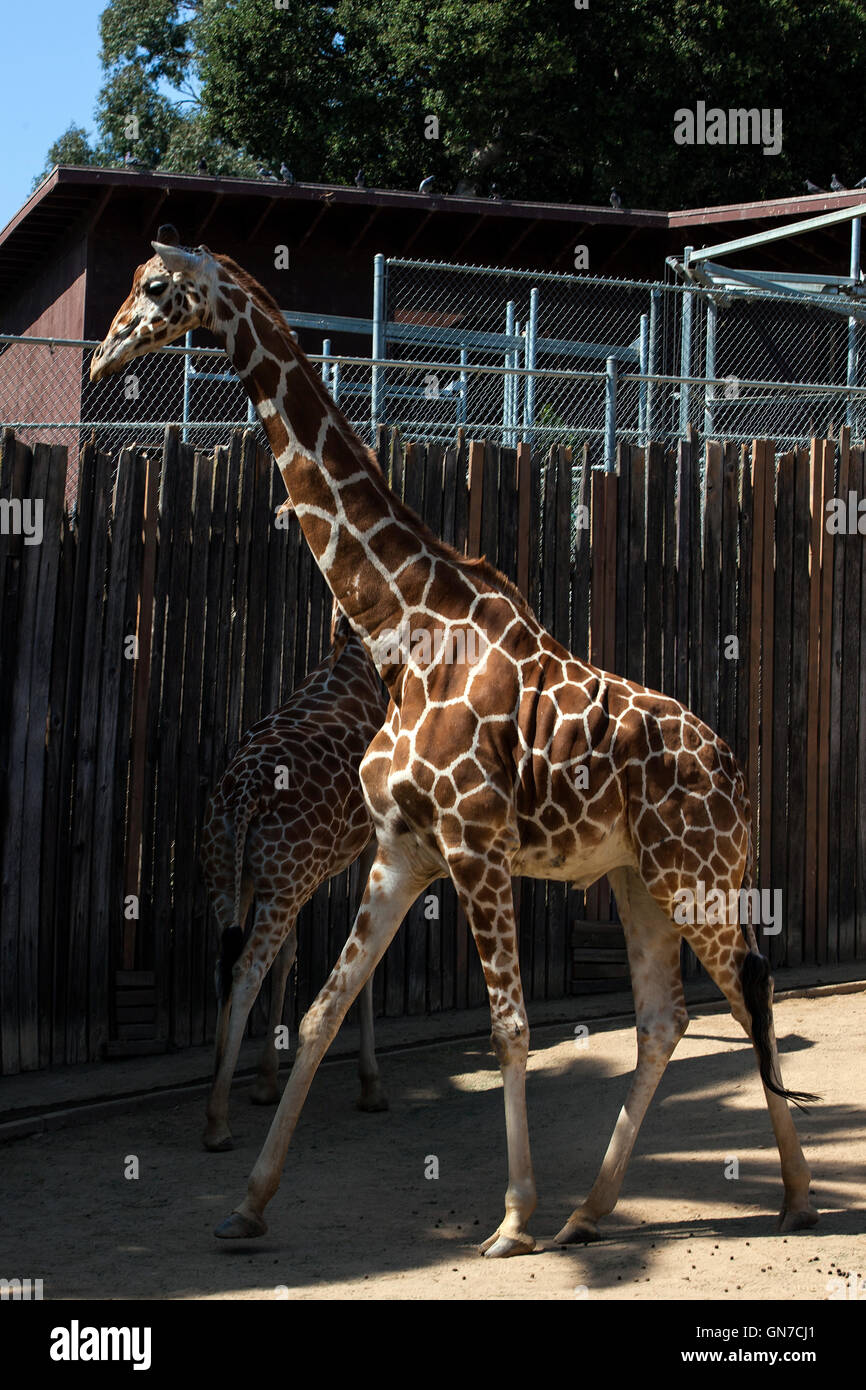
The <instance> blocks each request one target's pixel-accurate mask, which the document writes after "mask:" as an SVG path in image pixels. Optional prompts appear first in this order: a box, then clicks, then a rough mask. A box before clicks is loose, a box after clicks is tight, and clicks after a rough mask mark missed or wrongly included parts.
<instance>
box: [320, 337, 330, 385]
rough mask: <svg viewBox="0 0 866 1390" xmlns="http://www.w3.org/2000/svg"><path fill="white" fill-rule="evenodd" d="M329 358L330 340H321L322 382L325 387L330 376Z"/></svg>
mask: <svg viewBox="0 0 866 1390" xmlns="http://www.w3.org/2000/svg"><path fill="white" fill-rule="evenodd" d="M330 356H331V340H330V338H323V339H322V380H323V382H324V383H325V385H326V386H327V384H328V378H329V377H330V375H331V364H330V360H329V359H330Z"/></svg>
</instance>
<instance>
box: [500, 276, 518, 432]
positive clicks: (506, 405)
mask: <svg viewBox="0 0 866 1390" xmlns="http://www.w3.org/2000/svg"><path fill="white" fill-rule="evenodd" d="M505 335H506V337H513V336H514V300H513V299H509V301H508V303H507V304H506V306H505ZM515 365H516V363H515V362H514V353H513V351H512V349H511V348H506V350H505V374H504V376H503V379H502V438H503V440H504V441H505V443H506V444H510V443H511V435H510V429H511V413H512V400H513V398H514V394H515V391H516V390H517V381H516V378H515V377H513V376H509V375H508V368H509V367H511V366H515Z"/></svg>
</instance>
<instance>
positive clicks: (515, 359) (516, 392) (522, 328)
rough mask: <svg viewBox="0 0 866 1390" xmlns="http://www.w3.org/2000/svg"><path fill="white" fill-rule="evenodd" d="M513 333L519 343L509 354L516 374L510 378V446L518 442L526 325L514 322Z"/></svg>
mask: <svg viewBox="0 0 866 1390" xmlns="http://www.w3.org/2000/svg"><path fill="white" fill-rule="evenodd" d="M514 332H515V334H516V335H517V337H518V338H519V339H520V342H519V344H518V346H517V347H516V348H515V349H514V351H513V352H512V354H511V364H512V366H513V367H514V370H515V373H517V375H515V376H513V377H512V378H511V382H512V385H511V434H510V435H509V439H508V442H509V444H511V445H512V446H514V445H516V444H517V442H518V440H517V424H518V421H519V419H520V397H521V388H523V389H524V390H525V388H526V325H525V324H523V323H521V322H520V319H515V320H514ZM521 353H523V362H524V365H523V366H522V367H521V365H520V354H521Z"/></svg>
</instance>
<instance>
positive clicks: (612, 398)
mask: <svg viewBox="0 0 866 1390" xmlns="http://www.w3.org/2000/svg"><path fill="white" fill-rule="evenodd" d="M604 370H605V378H604V471H605V473H613V472H614V469H615V467H616V358H615V357H609V358H608V359H607V362H606V363H605V369H604Z"/></svg>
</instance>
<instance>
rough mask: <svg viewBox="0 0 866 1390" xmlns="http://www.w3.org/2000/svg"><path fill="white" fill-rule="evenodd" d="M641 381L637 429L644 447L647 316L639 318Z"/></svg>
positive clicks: (638, 389) (645, 438)
mask: <svg viewBox="0 0 866 1390" xmlns="http://www.w3.org/2000/svg"><path fill="white" fill-rule="evenodd" d="M638 371H639V372H640V376H641V380H640V381H639V382H638V386H637V429H638V435H639V437H640V441H641V443H642V444H644V445H646V444H648V443H649V436H648V435H647V425H646V406H647V379H646V378H647V372H648V371H649V314H641V316H640V365H639V367H638Z"/></svg>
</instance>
